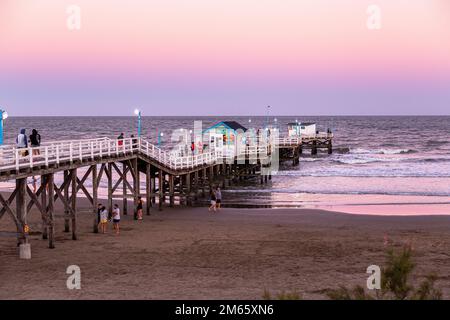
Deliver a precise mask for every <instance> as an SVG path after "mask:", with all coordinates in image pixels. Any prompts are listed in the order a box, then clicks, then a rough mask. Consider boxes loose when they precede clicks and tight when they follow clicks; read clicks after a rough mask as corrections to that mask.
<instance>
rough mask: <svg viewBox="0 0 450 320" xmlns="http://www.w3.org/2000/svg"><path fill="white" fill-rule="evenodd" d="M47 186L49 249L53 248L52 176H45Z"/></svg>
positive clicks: (50, 174) (51, 174) (53, 191)
mask: <svg viewBox="0 0 450 320" xmlns="http://www.w3.org/2000/svg"><path fill="white" fill-rule="evenodd" d="M46 181H47V186H48V195H49V197H48V207H47V222H48V223H47V226H48V247H49V248H50V249H54V248H55V219H54V199H55V198H54V193H55V182H54V174H53V173H49V174H48V175H47V179H46Z"/></svg>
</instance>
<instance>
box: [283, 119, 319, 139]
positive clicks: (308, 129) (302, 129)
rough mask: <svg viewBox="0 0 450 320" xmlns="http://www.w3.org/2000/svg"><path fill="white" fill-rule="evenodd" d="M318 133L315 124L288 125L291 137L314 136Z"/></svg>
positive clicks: (294, 123) (296, 123) (295, 123)
mask: <svg viewBox="0 0 450 320" xmlns="http://www.w3.org/2000/svg"><path fill="white" fill-rule="evenodd" d="M316 132H317V129H316V124H315V123H314V122H303V123H302V122H291V123H288V133H289V136H290V137H300V136H314V135H315V134H316Z"/></svg>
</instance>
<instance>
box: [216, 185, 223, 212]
mask: <svg viewBox="0 0 450 320" xmlns="http://www.w3.org/2000/svg"><path fill="white" fill-rule="evenodd" d="M221 203H222V191H221V190H220V187H217V189H216V208H217V210H219V211H220V206H221Z"/></svg>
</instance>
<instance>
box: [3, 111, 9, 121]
mask: <svg viewBox="0 0 450 320" xmlns="http://www.w3.org/2000/svg"><path fill="white" fill-rule="evenodd" d="M6 118H8V112H6V111H3V113H2V120H5V119H6Z"/></svg>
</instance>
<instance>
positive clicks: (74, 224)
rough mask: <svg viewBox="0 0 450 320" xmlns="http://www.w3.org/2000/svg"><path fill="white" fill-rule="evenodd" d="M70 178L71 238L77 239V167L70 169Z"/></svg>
mask: <svg viewBox="0 0 450 320" xmlns="http://www.w3.org/2000/svg"><path fill="white" fill-rule="evenodd" d="M69 175H70V180H71V181H72V182H71V185H72V194H71V197H72V199H71V200H72V201H71V207H72V240H77V169H72V170H70V174H69Z"/></svg>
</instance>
